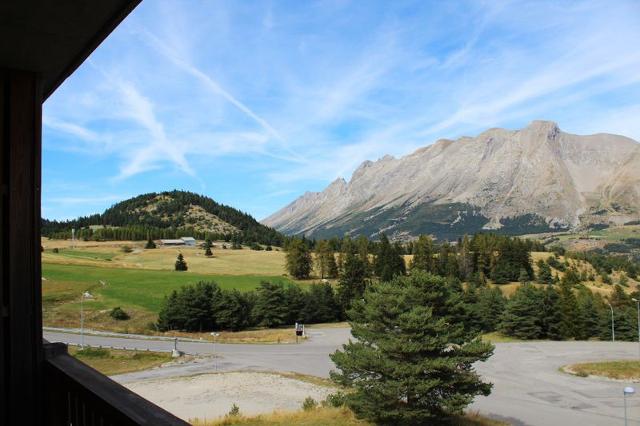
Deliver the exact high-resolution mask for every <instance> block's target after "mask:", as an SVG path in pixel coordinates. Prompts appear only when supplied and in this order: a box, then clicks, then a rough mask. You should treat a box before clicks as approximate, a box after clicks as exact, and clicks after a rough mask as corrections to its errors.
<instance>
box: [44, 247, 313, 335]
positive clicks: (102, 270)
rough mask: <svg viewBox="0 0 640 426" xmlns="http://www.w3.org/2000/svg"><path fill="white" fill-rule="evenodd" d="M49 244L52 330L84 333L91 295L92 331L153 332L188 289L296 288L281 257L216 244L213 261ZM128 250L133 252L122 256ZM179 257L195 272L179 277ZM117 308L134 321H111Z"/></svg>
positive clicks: (47, 315)
mask: <svg viewBox="0 0 640 426" xmlns="http://www.w3.org/2000/svg"><path fill="white" fill-rule="evenodd" d="M42 244H43V247H44V249H45V251H44V252H43V255H42V277H43V278H42V293H43V297H42V302H43V319H44V324H45V325H47V326H56V327H74V328H75V327H79V323H80V306H81V303H80V295H81V294H83V293H84V292H85V291H89V292H90V293H91V295H92V296H93V297H92V298H91V299H85V300H84V301H83V308H84V312H85V326H86V327H88V328H95V329H101V330H113V331H120V332H129V333H151V332H153V325H152V324H153V323H154V322H155V321H156V319H157V313H158V311H159V309H160V307H161V306H162V303H163V300H164V298H165V296H167V295H168V294H170V293H171V292H172V291H173V290H177V289H180V288H181V287H182V286H184V285H186V284H194V283H197V282H198V281H215V282H216V283H218V284H219V285H220V287H222V288H224V289H238V290H240V291H248V290H253V289H255V288H256V287H257V286H258V285H259V284H260V282H261V281H271V282H282V283H293V282H296V281H294V280H292V279H290V278H288V277H287V276H286V275H284V253H283V252H281V251H271V252H267V251H254V250H249V249H246V248H245V249H243V250H231V249H227V250H223V249H221V248H220V247H221V243H217V248H214V257H213V258H207V257H205V256H204V254H203V250H202V249H200V248H195V247H181V248H180V250H178V249H176V248H158V249H155V250H144V249H143V243H141V242H131V241H123V242H89V241H87V242H84V241H82V242H81V241H78V242H75V243H74V247H71V242H70V241H57V240H47V239H43V241H42ZM125 246H127V247H128V248H129V250H127V251H128V252H126V251H125V250H123V247H125ZM54 249H55V251H57V253H56V252H54ZM179 252H182V253H183V255H184V257H185V260H186V261H187V264H188V265H189V270H188V271H187V272H176V271H174V270H173V269H174V263H175V258H176V256H177V254H178V253H179ZM301 284H302V285H307V282H301ZM117 306H119V307H121V308H122V309H124V310H125V311H126V312H127V313H128V314H129V315H130V316H131V319H129V320H126V321H116V320H114V319H112V318H111V317H110V316H109V312H110V310H111V309H113V308H114V307H117ZM247 333H248V334H247V335H243V336H239V337H241V339H240V340H238V341H242V342H253V343H264V342H267V341H273V342H277V341H287V340H289V337H286V338H285V332H280V331H274V332H271V333H266V332H264V331H254V332H247ZM280 334H282V336H281V335H280ZM229 339H231V338H230V337H229ZM222 340H224V339H221V341H222ZM231 340H233V339H231ZM231 340H230V341H231Z"/></svg>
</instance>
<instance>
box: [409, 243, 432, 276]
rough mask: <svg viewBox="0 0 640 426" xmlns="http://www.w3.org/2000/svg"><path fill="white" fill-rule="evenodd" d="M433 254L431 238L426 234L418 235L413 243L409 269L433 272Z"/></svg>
mask: <svg viewBox="0 0 640 426" xmlns="http://www.w3.org/2000/svg"><path fill="white" fill-rule="evenodd" d="M433 255H434V253H433V242H432V241H431V238H430V237H429V236H427V235H420V236H419V237H418V240H417V241H416V242H415V243H414V245H413V259H412V260H411V264H410V268H411V270H412V271H413V270H420V271H424V272H431V273H433V272H435V260H434V258H433Z"/></svg>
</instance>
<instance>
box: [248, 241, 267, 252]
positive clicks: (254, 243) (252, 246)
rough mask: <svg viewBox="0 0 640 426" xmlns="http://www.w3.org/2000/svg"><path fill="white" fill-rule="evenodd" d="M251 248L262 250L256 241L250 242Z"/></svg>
mask: <svg viewBox="0 0 640 426" xmlns="http://www.w3.org/2000/svg"><path fill="white" fill-rule="evenodd" d="M251 250H256V251H261V250H264V249H263V248H262V246H261V245H260V244H258V243H256V242H253V243H251Z"/></svg>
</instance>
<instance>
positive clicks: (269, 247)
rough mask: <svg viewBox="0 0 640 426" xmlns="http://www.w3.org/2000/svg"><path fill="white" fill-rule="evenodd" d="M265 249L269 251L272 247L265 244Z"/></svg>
mask: <svg viewBox="0 0 640 426" xmlns="http://www.w3.org/2000/svg"><path fill="white" fill-rule="evenodd" d="M265 250H266V251H271V250H273V247H271V246H267V248H265Z"/></svg>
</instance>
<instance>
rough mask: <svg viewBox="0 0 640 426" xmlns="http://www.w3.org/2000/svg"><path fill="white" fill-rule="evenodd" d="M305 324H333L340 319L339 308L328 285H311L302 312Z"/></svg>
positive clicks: (331, 288)
mask: <svg viewBox="0 0 640 426" xmlns="http://www.w3.org/2000/svg"><path fill="white" fill-rule="evenodd" d="M302 317H303V321H304V322H305V323H310V324H311V323H323V322H333V321H336V320H338V319H339V318H340V306H338V303H337V301H336V296H335V293H334V292H333V287H332V286H331V284H329V283H321V284H312V285H311V286H310V287H309V292H308V294H307V298H306V303H305V306H304V309H303V310H302Z"/></svg>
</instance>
